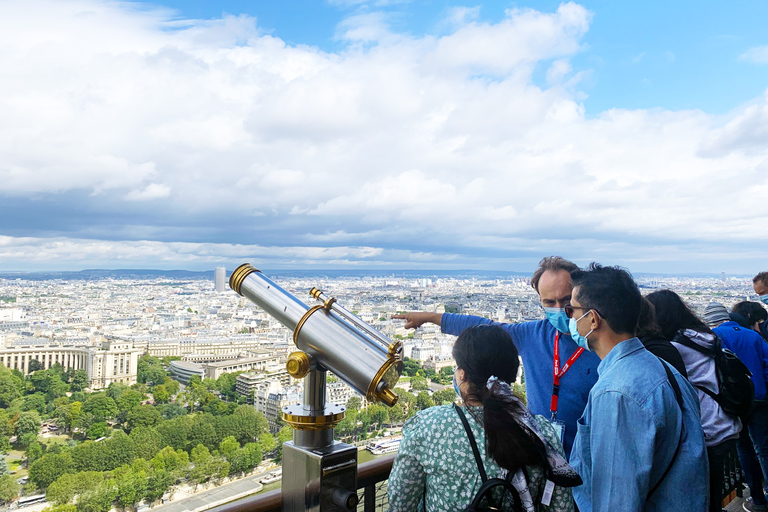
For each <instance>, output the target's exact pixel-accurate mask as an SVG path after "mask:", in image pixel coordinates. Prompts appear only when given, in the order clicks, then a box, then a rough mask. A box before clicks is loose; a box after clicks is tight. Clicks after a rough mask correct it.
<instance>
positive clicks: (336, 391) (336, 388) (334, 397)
mask: <svg viewBox="0 0 768 512" xmlns="http://www.w3.org/2000/svg"><path fill="white" fill-rule="evenodd" d="M353 395H355V390H354V389H352V388H351V387H349V386H348V385H347V384H346V383H344V382H341V381H337V382H329V383H328V384H326V386H325V401H326V402H327V403H329V404H334V405H347V402H348V401H349V399H350V398H352V396H353Z"/></svg>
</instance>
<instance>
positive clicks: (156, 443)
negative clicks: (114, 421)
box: [128, 427, 163, 460]
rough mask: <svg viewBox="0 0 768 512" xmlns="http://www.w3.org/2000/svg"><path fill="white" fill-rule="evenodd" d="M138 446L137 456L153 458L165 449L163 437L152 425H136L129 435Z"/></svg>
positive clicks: (147, 458) (146, 458)
mask: <svg viewBox="0 0 768 512" xmlns="http://www.w3.org/2000/svg"><path fill="white" fill-rule="evenodd" d="M128 437H130V438H131V440H132V441H133V444H134V445H135V446H136V457H138V458H141V459H145V460H151V459H152V457H154V456H155V455H156V454H157V452H159V451H160V450H161V449H163V438H162V436H161V435H160V434H159V433H158V431H157V430H155V429H154V428H152V427H136V428H134V429H133V430H131V433H130V435H129V436H128Z"/></svg>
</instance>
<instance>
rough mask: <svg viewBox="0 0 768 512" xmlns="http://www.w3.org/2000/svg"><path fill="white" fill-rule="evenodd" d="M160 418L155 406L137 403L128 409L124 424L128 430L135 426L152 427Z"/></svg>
mask: <svg viewBox="0 0 768 512" xmlns="http://www.w3.org/2000/svg"><path fill="white" fill-rule="evenodd" d="M121 398H122V397H121ZM161 419H162V418H161V416H160V413H159V412H158V411H157V409H156V408H154V407H152V406H151V405H139V406H137V407H134V408H133V409H131V410H130V411H128V414H127V416H126V426H127V428H128V430H129V431H131V430H133V429H134V428H137V427H154V426H155V425H157V424H158V423H160V420H161Z"/></svg>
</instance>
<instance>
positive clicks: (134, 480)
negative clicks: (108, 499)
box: [112, 465, 149, 509]
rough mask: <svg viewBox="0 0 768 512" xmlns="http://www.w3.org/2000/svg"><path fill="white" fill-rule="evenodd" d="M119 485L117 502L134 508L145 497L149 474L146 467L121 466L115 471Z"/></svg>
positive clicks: (122, 505)
mask: <svg viewBox="0 0 768 512" xmlns="http://www.w3.org/2000/svg"><path fill="white" fill-rule="evenodd" d="M112 473H113V475H114V478H115V484H116V486H117V504H118V505H119V506H120V507H122V508H124V509H125V508H133V507H135V506H136V504H137V503H139V502H140V501H141V500H142V499H144V493H145V492H146V491H147V480H148V478H149V475H148V474H147V472H146V471H145V470H144V469H137V468H135V467H134V466H128V465H125V466H121V467H119V468H117V469H116V470H114V471H113V472H112Z"/></svg>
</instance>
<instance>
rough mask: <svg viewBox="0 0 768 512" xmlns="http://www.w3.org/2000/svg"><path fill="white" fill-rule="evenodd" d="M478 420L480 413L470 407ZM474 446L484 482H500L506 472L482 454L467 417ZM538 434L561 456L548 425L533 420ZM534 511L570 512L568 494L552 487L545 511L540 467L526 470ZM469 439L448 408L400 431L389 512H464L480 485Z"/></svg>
mask: <svg viewBox="0 0 768 512" xmlns="http://www.w3.org/2000/svg"><path fill="white" fill-rule="evenodd" d="M469 409H471V410H473V411H474V412H475V413H476V414H477V413H479V414H478V416H479V417H480V418H482V408H481V407H472V408H469ZM466 416H467V420H468V421H469V425H470V427H471V429H472V433H473V434H474V436H475V440H476V441H477V446H478V449H479V450H480V455H481V457H482V458H483V463H484V464H485V471H486V473H487V474H488V478H494V477H497V478H504V477H505V476H506V470H504V469H502V468H501V467H499V465H498V464H496V462H495V461H494V460H493V459H491V458H489V457H488V456H487V454H486V447H485V432H484V430H483V427H482V425H480V424H478V422H477V421H476V420H475V417H474V415H473V414H466ZM535 418H536V421H537V422H538V424H539V426H540V428H541V432H542V433H543V434H544V436H545V437H546V438H547V439H548V440H549V442H550V443H551V444H552V446H554V447H556V448H557V449H558V450H559V451H560V452H561V453H562V446H561V445H560V440H559V439H558V437H557V434H555V431H554V429H553V428H552V426H551V425H550V424H549V422H548V421H547V420H546V419H544V417H542V416H535ZM526 470H527V472H528V476H529V479H530V481H529V482H528V484H529V489H530V490H531V491H532V492H531V494H532V495H533V501H534V503H535V504H536V510H537V511H539V512H573V510H574V507H573V499H572V498H571V490H570V489H568V488H564V487H559V486H555V489H554V493H553V495H552V499H551V501H550V504H549V505H548V506H544V505H542V504H541V503H540V502H541V495H542V492H543V490H544V486H545V484H546V478H545V477H544V472H543V470H542V468H540V467H527V468H526ZM482 483H483V482H482V479H481V478H480V474H479V473H478V469H477V463H476V462H475V456H474V455H473V453H472V447H471V446H470V444H469V439H468V438H467V433H466V432H465V430H464V426H463V425H462V424H461V420H460V419H459V416H458V414H457V413H456V411H455V410H454V409H453V406H452V405H441V406H437V407H430V408H429V409H425V410H423V411H421V412H419V413H418V414H417V415H416V416H414V417H413V418H411V419H410V420H408V421H407V422H406V423H405V425H404V426H403V440H402V441H401V442H400V450H399V452H398V454H397V459H395V463H394V465H393V467H392V473H391V474H390V476H389V483H388V491H387V495H388V498H389V511H390V512H417V511H426V512H443V511H446V512H447V511H450V512H457V511H462V510H464V509H465V508H466V507H467V506H468V505H469V504H470V503H471V502H472V499H473V498H474V497H475V494H477V491H478V490H479V489H480V486H481V485H482Z"/></svg>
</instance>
